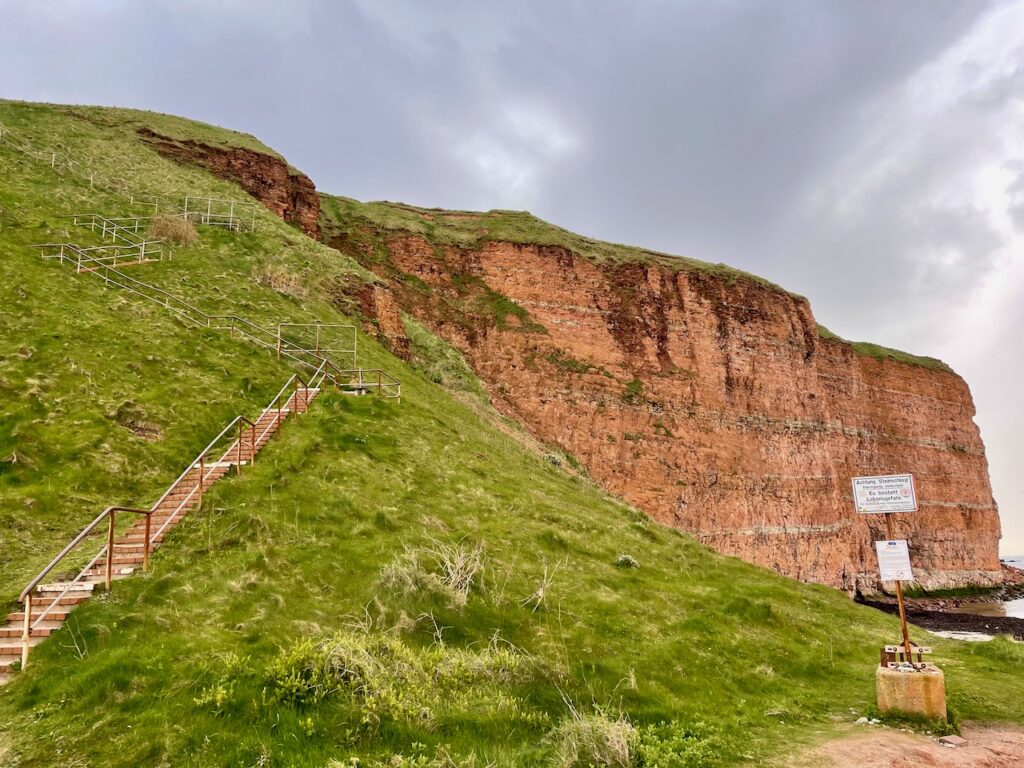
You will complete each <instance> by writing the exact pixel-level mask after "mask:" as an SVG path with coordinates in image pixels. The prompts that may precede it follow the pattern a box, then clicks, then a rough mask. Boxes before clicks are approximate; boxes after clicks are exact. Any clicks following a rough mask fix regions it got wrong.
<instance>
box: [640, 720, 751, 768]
mask: <svg viewBox="0 0 1024 768" xmlns="http://www.w3.org/2000/svg"><path fill="white" fill-rule="evenodd" d="M735 751H736V745H734V744H732V743H730V742H729V741H727V740H726V739H725V738H724V737H723V736H722V735H721V733H720V732H719V731H718V729H717V728H715V727H713V726H711V725H707V724H705V723H702V722H697V723H690V724H688V725H682V724H680V723H677V722H676V721H674V720H673V721H672V722H670V723H664V722H663V723H658V724H657V725H648V726H644V727H642V728H638V729H637V731H636V738H635V741H634V753H635V754H634V760H635V763H634V764H635V765H636V766H637V768H669V766H677V765H678V766H685V765H692V766H710V765H716V764H718V763H724V762H728V757H729V755H731V754H733V753H734V752H735Z"/></svg>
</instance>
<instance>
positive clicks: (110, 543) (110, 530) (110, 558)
mask: <svg viewBox="0 0 1024 768" xmlns="http://www.w3.org/2000/svg"><path fill="white" fill-rule="evenodd" d="M115 514H116V513H115V512H113V511H111V513H110V514H109V515H107V520H108V523H109V524H108V525H107V567H106V576H105V581H106V584H107V592H109V591H110V576H111V572H112V571H113V568H114V516H115Z"/></svg>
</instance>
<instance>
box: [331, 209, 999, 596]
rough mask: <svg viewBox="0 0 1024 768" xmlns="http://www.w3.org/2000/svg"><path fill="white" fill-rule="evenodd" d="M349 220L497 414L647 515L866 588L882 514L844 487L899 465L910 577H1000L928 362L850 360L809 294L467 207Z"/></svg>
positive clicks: (960, 429) (347, 238) (968, 416)
mask: <svg viewBox="0 0 1024 768" xmlns="http://www.w3.org/2000/svg"><path fill="white" fill-rule="evenodd" d="M407 210H408V209H407ZM352 211H353V209H352V208H351V207H350V206H347V207H345V208H344V209H335V217H334V218H333V219H331V220H330V221H329V222H328V221H326V220H325V225H324V231H325V236H326V238H327V241H328V242H329V243H331V244H333V245H334V246H335V247H337V248H339V249H340V250H343V251H344V252H345V253H347V254H350V255H352V256H354V257H356V258H357V259H359V260H360V261H361V262H362V263H363V264H364V265H365V266H366V267H368V268H370V269H372V270H373V271H374V272H375V273H376V274H377V275H378V276H379V277H380V278H382V280H384V281H386V282H387V284H388V285H389V287H390V289H391V291H392V292H393V294H394V296H395V298H396V299H397V301H398V304H399V305H400V306H401V307H402V309H403V310H404V311H406V312H407V313H409V314H410V315H412V316H414V317H415V318H416V319H418V320H419V321H420V322H422V323H424V324H426V325H427V326H428V327H429V328H431V329H432V330H433V331H434V332H435V333H437V334H438V335H440V336H441V337H443V338H444V339H445V340H447V341H448V342H450V343H451V344H453V345H455V346H456V347H458V348H459V349H460V350H461V351H462V352H463V354H464V355H465V357H466V359H467V360H468V361H469V363H470V364H471V365H472V366H473V368H474V369H475V370H476V372H477V373H478V375H479V376H480V378H481V379H482V380H483V381H484V382H485V384H486V385H487V387H488V388H489V390H490V392H491V394H492V396H493V399H494V402H495V405H496V406H497V407H498V408H499V409H500V410H501V411H503V412H504V413H506V414H507V415H509V416H511V417H513V418H516V419H518V420H520V421H521V422H522V423H523V424H524V425H525V426H526V427H527V428H528V429H529V430H530V431H531V432H532V433H533V434H535V435H536V436H538V437H539V438H541V439H542V440H545V441H547V442H550V443H553V444H556V445H558V446H559V447H561V448H562V449H563V450H565V451H568V452H570V453H571V454H573V455H574V456H576V457H577V458H578V459H579V461H580V462H581V463H582V464H583V465H584V466H585V467H586V468H587V470H588V472H589V473H590V475H591V476H592V477H593V478H594V479H595V480H597V481H598V482H599V483H601V484H602V485H603V486H604V487H605V488H607V489H608V490H609V491H610V492H612V493H615V494H617V495H620V496H622V497H623V498H625V499H627V500H628V501H629V502H631V503H632V504H635V505H636V506H637V507H639V508H640V509H643V510H645V511H646V512H647V513H648V514H650V515H651V516H652V517H654V518H655V519H656V520H658V521H660V522H662V523H665V524H668V525H673V526H676V527H678V528H681V529H683V530H686V531H689V532H691V533H692V534H693V535H695V536H696V537H698V538H699V539H700V540H701V541H702V542H704V543H706V544H708V545H710V546H712V547H714V548H715V549H717V550H719V551H721V552H725V553H728V554H732V555H735V556H737V557H741V558H743V559H745V560H749V561H752V562H755V563H758V564H760V565H764V566H767V567H770V568H773V569H775V570H777V571H779V572H781V573H784V574H786V575H789V576H792V577H795V578H799V579H803V580H808V581H816V582H821V583H825V584H830V585H832V586H835V587H839V588H843V589H847V590H851V591H852V590H854V589H857V588H860V589H863V590H865V591H870V590H872V589H874V588H875V587H876V573H877V570H876V562H875V555H874V551H873V546H872V541H873V540H874V539H877V538H884V536H883V533H882V527H881V526H882V521H881V520H880V519H877V518H875V517H871V516H858V515H856V514H855V513H854V512H853V505H852V500H851V498H850V486H849V482H850V478H851V477H852V476H855V475H864V474H881V473H888V472H895V471H912V472H914V474H915V476H916V478H917V482H918V488H919V495H920V497H921V512H920V513H919V514H917V515H902V516H898V519H897V523H896V525H897V531H898V534H897V535H899V536H901V537H907V538H909V539H910V541H911V546H912V554H913V558H914V562H915V566H916V572H917V575H918V577H919V581H920V582H921V584H922V585H923V586H925V587H926V588H929V589H936V588H948V587H960V586H966V585H979V584H994V583H999V581H1000V579H1001V577H1000V567H999V560H998V541H999V536H1000V527H999V518H998V512H997V509H996V505H995V502H994V500H993V498H992V491H991V487H990V484H989V478H988V465H987V461H986V458H985V451H984V446H983V445H982V442H981V438H980V434H979V431H978V428H977V426H976V425H975V423H974V422H973V416H974V405H973V402H972V399H971V395H970V391H969V390H968V387H967V385H966V383H965V382H964V381H963V379H961V378H960V377H959V376H957V375H956V374H955V373H953V372H952V371H950V370H948V369H947V368H945V366H943V365H942V364H941V363H938V361H930V360H928V359H917V360H915V359H913V358H909V356H906V357H907V358H908V359H910V360H911V362H904V361H902V360H900V359H896V357H893V356H888V355H886V354H879V355H878V356H872V355H869V354H864V353H862V352H859V351H857V350H856V349H855V348H854V347H853V346H852V345H850V344H848V343H846V342H843V341H841V340H838V339H834V338H830V337H828V335H827V334H825V335H822V334H821V333H820V332H819V329H818V326H817V324H816V322H815V320H814V317H813V315H812V313H811V309H810V306H809V304H808V302H807V301H806V299H804V298H802V297H798V296H794V295H792V294H789V293H787V292H786V291H784V290H782V289H780V288H778V287H777V286H773V285H771V284H768V283H766V282H764V281H760V280H757V279H756V278H752V277H750V276H746V275H742V274H740V273H735V272H732V271H730V270H728V269H726V268H720V267H718V266H715V265H706V266H707V268H706V269H705V268H696V267H694V265H693V263H692V262H686V261H683V260H679V261H675V262H673V260H672V259H667V258H663V257H657V256H656V255H652V257H651V258H648V259H643V258H639V259H637V260H631V259H626V260H614V259H602V258H596V259H595V258H594V257H593V256H592V255H590V256H584V255H581V253H579V252H576V251H575V250H574V249H572V248H569V247H565V246H562V245H558V244H543V245H541V244H529V243H523V242H510V241H509V240H501V239H492V238H491V235H493V234H496V232H495V230H496V229H501V228H500V227H494V226H490V225H488V224H487V223H486V222H481V223H480V226H476V225H474V224H473V223H472V221H471V220H470V219H469V218H465V217H470V216H472V215H471V214H446V213H443V212H421V213H420V214H419V215H421V216H423V217H425V220H426V221H427V226H425V227H419V226H415V227H410V226H408V221H406V222H404V223H403V224H402V225H401V226H397V227H396V226H395V223H394V222H391V223H389V224H387V225H386V226H382V225H381V224H382V220H381V218H380V216H379V215H371V216H368V217H367V218H366V219H364V220H360V218H359V217H358V216H352ZM486 215H487V214H484V215H482V216H486ZM338 216H348V217H349V218H346V219H344V220H343V221H341V222H339V221H338ZM459 216H463V217H464V218H462V219H459V218H449V217H459ZM453 222H458V228H457V229H456V230H455V231H454V232H453V231H445V230H443V229H442V228H444V227H446V226H449V225H451V224H452V223H453ZM467 223H468V224H469V225H470V226H468V227H467ZM474 227H475V229H474ZM413 230H420V231H413ZM474 231H475V233H476V235H477V237H476V238H474V237H472V236H469V235H467V236H465V237H463V236H462V234H465V233H467V232H469V233H472V232H474ZM460 233H462V234H460ZM522 237H523V233H521V232H520V233H518V234H516V235H514V238H515V239H520V238H522Z"/></svg>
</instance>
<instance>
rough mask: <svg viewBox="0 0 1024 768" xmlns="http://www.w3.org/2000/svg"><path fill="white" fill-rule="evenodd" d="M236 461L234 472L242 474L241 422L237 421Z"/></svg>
mask: <svg viewBox="0 0 1024 768" xmlns="http://www.w3.org/2000/svg"><path fill="white" fill-rule="evenodd" d="M237 456H238V463H237V464H235V474H236V475H240V474H242V422H238V452H237Z"/></svg>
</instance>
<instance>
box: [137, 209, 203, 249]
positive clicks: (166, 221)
mask: <svg viewBox="0 0 1024 768" xmlns="http://www.w3.org/2000/svg"><path fill="white" fill-rule="evenodd" d="M148 236H149V239H151V240H163V241H164V242H165V243H178V244H179V245H192V244H193V243H195V242H196V241H197V240H198V239H199V233H198V232H196V227H195V225H194V224H193V223H192V222H191V221H189V220H188V219H186V218H184V217H182V216H169V215H167V214H166V213H158V214H157V215H156V216H154V217H153V221H151V222H150V224H149V235H148Z"/></svg>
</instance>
